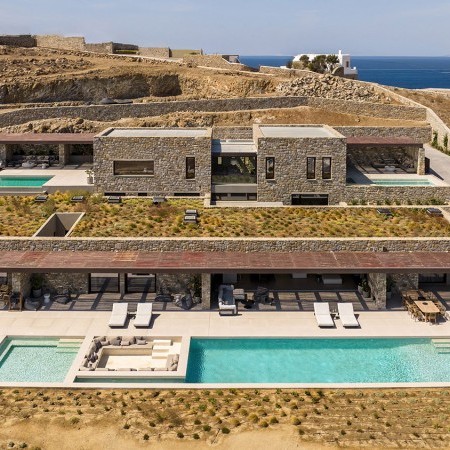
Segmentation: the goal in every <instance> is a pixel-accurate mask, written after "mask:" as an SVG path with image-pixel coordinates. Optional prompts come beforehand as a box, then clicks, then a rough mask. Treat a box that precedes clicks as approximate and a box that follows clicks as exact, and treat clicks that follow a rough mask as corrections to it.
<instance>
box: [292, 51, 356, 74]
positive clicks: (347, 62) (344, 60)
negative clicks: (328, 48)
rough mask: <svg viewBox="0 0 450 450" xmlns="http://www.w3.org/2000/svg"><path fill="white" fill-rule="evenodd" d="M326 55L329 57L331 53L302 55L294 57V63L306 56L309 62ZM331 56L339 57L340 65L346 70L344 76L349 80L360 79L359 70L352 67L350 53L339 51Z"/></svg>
mask: <svg viewBox="0 0 450 450" xmlns="http://www.w3.org/2000/svg"><path fill="white" fill-rule="evenodd" d="M325 54H326V55H329V54H330V53H300V54H298V55H296V56H295V57H294V59H293V61H300V58H301V57H302V56H303V55H306V56H307V57H308V58H309V60H310V61H312V60H313V59H314V58H315V57H316V56H319V55H325ZM331 54H332V55H333V54H334V55H336V56H337V57H338V59H339V65H340V66H342V67H343V68H344V76H346V77H349V78H358V69H357V68H356V67H352V66H351V57H350V54H349V53H342V50H339V52H338V53H331Z"/></svg>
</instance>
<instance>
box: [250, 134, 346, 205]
mask: <svg viewBox="0 0 450 450" xmlns="http://www.w3.org/2000/svg"><path fill="white" fill-rule="evenodd" d="M337 136H339V135H338V134H336V137H326V138H300V139H293V138H279V137H277V138H268V137H263V136H261V137H255V139H256V140H257V148H258V168H257V177H258V200H259V201H261V202H279V201H282V202H283V203H284V204H285V205H289V204H291V194H300V193H302V194H306V193H320V194H328V195H329V202H330V204H337V203H339V201H340V200H341V197H342V191H344V190H345V184H346V153H347V149H346V143H345V139H344V138H343V137H337ZM266 157H275V178H274V179H273V180H267V179H266V176H265V175H266V174H265V164H266ZM307 157H315V158H316V178H315V179H313V180H308V179H307V178H306V161H307ZM323 157H331V161H332V164H331V174H332V175H331V179H330V180H324V179H322V158H323Z"/></svg>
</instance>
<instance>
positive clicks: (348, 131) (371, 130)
mask: <svg viewBox="0 0 450 450" xmlns="http://www.w3.org/2000/svg"><path fill="white" fill-rule="evenodd" d="M333 128H334V129H335V130H336V131H338V132H339V133H341V134H343V135H344V136H345V137H361V136H364V137H365V136H376V137H409V138H411V139H414V140H416V141H417V142H421V143H422V144H426V143H428V142H430V140H431V127H430V126H424V127H349V126H347V127H333Z"/></svg>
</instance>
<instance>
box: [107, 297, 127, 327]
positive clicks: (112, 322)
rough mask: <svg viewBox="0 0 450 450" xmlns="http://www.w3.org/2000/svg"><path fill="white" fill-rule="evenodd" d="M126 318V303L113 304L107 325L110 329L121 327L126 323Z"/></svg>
mask: <svg viewBox="0 0 450 450" xmlns="http://www.w3.org/2000/svg"><path fill="white" fill-rule="evenodd" d="M127 316H128V303H114V305H113V310H112V313H111V317H110V319H109V324H108V325H109V326H110V327H123V326H125V322H126V321H127Z"/></svg>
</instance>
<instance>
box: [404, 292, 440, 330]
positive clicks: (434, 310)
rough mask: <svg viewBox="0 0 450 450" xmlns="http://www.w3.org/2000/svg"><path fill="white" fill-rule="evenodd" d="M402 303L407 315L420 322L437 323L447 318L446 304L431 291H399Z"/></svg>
mask: <svg viewBox="0 0 450 450" xmlns="http://www.w3.org/2000/svg"><path fill="white" fill-rule="evenodd" d="M401 297H402V304H403V306H404V307H405V309H406V310H407V311H408V313H409V315H410V316H411V317H412V318H413V319H414V320H418V321H421V322H429V323H435V324H436V323H438V322H439V320H440V319H444V320H447V319H448V317H447V308H446V306H445V305H444V304H443V303H442V302H441V301H440V300H439V299H437V298H436V297H435V295H434V294H433V293H432V292H428V291H423V290H421V289H418V290H407V291H402V292H401Z"/></svg>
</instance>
